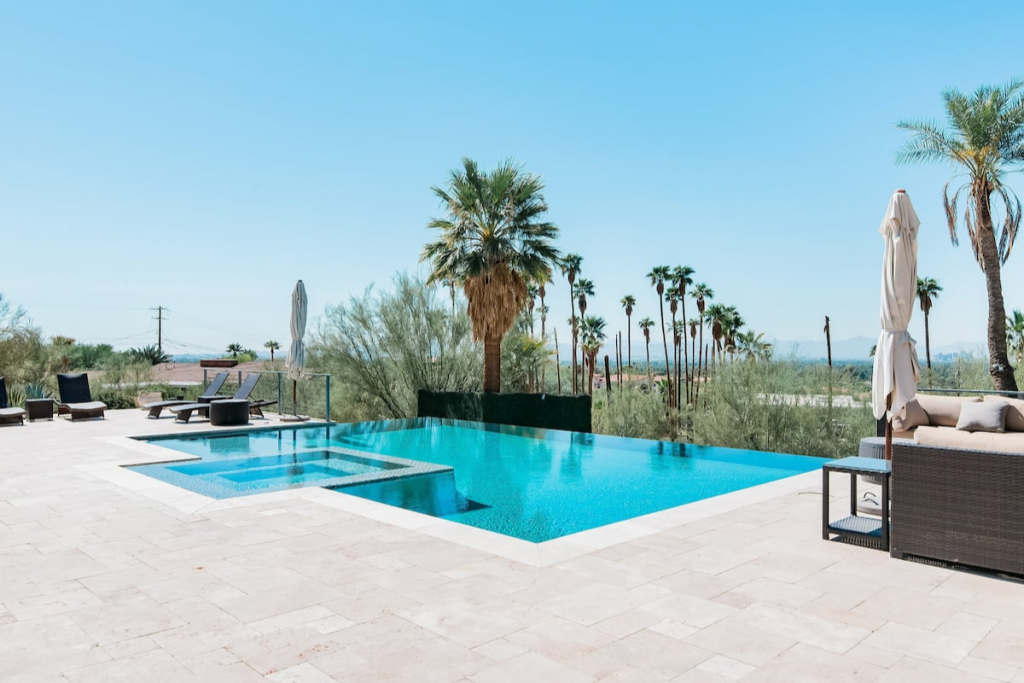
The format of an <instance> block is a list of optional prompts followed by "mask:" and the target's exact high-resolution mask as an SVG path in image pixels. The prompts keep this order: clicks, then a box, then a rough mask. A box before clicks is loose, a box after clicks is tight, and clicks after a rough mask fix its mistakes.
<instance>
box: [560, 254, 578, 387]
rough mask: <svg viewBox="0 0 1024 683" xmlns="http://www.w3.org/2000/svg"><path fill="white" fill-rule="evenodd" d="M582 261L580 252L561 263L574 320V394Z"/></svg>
mask: <svg viewBox="0 0 1024 683" xmlns="http://www.w3.org/2000/svg"><path fill="white" fill-rule="evenodd" d="M582 263H583V257H582V256H580V255H579V254H566V255H565V256H564V257H563V258H562V263H561V268H562V274H563V275H565V279H566V280H567V281H568V282H569V310H570V312H571V313H572V317H571V318H570V320H571V321H572V323H571V324H572V393H574V394H576V393H579V387H577V386H576V339H577V338H578V336H579V330H578V329H577V326H576V290H575V289H574V288H573V285H574V284H576V276H577V275H579V274H580V267H581V264H582Z"/></svg>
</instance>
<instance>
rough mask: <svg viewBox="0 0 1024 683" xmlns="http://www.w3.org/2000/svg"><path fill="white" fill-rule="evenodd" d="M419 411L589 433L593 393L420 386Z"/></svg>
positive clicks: (466, 418) (435, 415)
mask: <svg viewBox="0 0 1024 683" xmlns="http://www.w3.org/2000/svg"><path fill="white" fill-rule="evenodd" d="M417 415H419V416H420V417H440V418H447V419H450V420H468V421H471V422H489V423H491V424H504V425H515V426H517V427H536V428H538V429H561V430H564V431H567V432H582V433H584V434H589V433H590V432H591V431H592V424H591V400H590V397H589V396H552V395H551V394H482V393H464V392H435V391H426V390H420V392H419V393H418V395H417Z"/></svg>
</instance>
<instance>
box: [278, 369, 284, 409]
mask: <svg viewBox="0 0 1024 683" xmlns="http://www.w3.org/2000/svg"><path fill="white" fill-rule="evenodd" d="M276 374H277V414H278V415H284V406H282V405H281V379H282V374H281V373H280V372H277V373H276Z"/></svg>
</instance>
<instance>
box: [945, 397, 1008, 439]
mask: <svg viewBox="0 0 1024 683" xmlns="http://www.w3.org/2000/svg"><path fill="white" fill-rule="evenodd" d="M1009 407H1010V406H1009V404H1007V403H1003V402H991V403H965V404H963V406H962V407H961V408H960V419H959V420H957V423H956V428H957V429H959V430H960V431H962V432H1003V431H1006V410H1007V408H1009Z"/></svg>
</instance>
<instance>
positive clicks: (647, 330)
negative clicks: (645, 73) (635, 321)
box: [640, 318, 654, 388]
mask: <svg viewBox="0 0 1024 683" xmlns="http://www.w3.org/2000/svg"><path fill="white" fill-rule="evenodd" d="M652 327H654V321H653V320H651V319H650V318H644V319H642V320H641V321H640V329H641V330H643V332H644V343H646V344H647V387H648V388H650V386H651V379H652V377H653V376H652V375H651V328H652Z"/></svg>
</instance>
